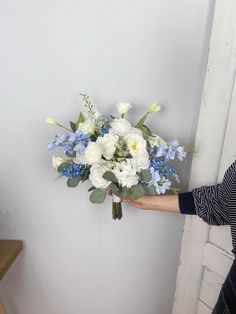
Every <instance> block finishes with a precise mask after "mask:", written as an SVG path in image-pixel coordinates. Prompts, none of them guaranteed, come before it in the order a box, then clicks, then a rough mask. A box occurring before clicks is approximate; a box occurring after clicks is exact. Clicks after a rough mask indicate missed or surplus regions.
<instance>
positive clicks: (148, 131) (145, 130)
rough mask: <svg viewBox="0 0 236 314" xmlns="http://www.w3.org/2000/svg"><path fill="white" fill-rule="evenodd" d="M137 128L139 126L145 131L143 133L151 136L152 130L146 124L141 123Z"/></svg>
mask: <svg viewBox="0 0 236 314" xmlns="http://www.w3.org/2000/svg"><path fill="white" fill-rule="evenodd" d="M137 128H139V129H140V130H141V131H143V133H145V134H147V135H149V136H151V135H152V132H151V130H150V129H149V128H148V127H147V126H146V125H139V126H137Z"/></svg>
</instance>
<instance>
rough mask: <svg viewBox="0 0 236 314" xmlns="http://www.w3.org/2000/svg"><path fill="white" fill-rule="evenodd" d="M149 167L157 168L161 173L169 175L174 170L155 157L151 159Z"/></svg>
mask: <svg viewBox="0 0 236 314" xmlns="http://www.w3.org/2000/svg"><path fill="white" fill-rule="evenodd" d="M150 167H152V168H153V169H154V170H158V172H159V173H160V174H161V175H171V174H174V173H175V172H176V171H175V169H174V168H168V166H167V163H166V162H165V161H162V160H159V159H158V158H157V157H154V158H152V159H151V161H150Z"/></svg>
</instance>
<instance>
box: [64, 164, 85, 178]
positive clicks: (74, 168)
mask: <svg viewBox="0 0 236 314" xmlns="http://www.w3.org/2000/svg"><path fill="white" fill-rule="evenodd" d="M86 171H87V170H86V167H85V165H84V164H76V163H72V164H71V165H70V166H69V167H66V168H65V169H63V170H62V171H61V172H60V175H61V176H64V177H67V178H69V179H71V178H73V177H77V176H81V177H83V176H84V175H85V174H86Z"/></svg>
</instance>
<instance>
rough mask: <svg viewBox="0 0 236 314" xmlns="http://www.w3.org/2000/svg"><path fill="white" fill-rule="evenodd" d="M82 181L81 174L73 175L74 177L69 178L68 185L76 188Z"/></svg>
mask: <svg viewBox="0 0 236 314" xmlns="http://www.w3.org/2000/svg"><path fill="white" fill-rule="evenodd" d="M80 181H81V177H80V176H77V177H73V178H71V179H68V180H67V186H68V187H69V188H74V187H76V186H77V185H78V184H79V182H80Z"/></svg>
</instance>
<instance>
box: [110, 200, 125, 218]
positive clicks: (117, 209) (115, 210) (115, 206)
mask: <svg viewBox="0 0 236 314" xmlns="http://www.w3.org/2000/svg"><path fill="white" fill-rule="evenodd" d="M122 216H123V215H122V206H121V202H119V203H115V202H112V218H113V219H114V220H116V219H118V220H120V219H121V218H122Z"/></svg>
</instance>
